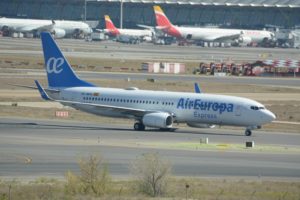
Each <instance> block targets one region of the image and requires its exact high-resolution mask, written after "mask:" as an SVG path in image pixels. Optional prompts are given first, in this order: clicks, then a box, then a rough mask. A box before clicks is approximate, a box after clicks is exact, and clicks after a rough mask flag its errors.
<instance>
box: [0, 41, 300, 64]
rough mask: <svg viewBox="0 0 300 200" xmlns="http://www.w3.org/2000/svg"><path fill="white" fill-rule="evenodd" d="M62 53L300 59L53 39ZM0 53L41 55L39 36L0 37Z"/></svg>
mask: <svg viewBox="0 0 300 200" xmlns="http://www.w3.org/2000/svg"><path fill="white" fill-rule="evenodd" d="M56 41H57V43H58V45H59V46H60V48H61V49H62V51H63V52H64V54H65V55H66V56H71V57H80V58H106V59H129V60H130V59H134V60H145V61H147V59H151V60H160V59H168V60H174V61H177V62H183V61H190V62H191V61H193V62H200V61H202V62H203V61H211V60H215V61H218V62H223V61H231V60H232V61H233V62H244V61H248V62H251V61H257V60H265V59H298V60H299V59H300V53H299V50H298V49H279V48H249V47H231V48H202V47H199V46H177V45H153V44H149V43H141V44H138V45H128V44H121V43H117V42H113V41H102V42H85V41H84V40H73V39H58V40H56ZM0 46H1V49H0V54H3V55H28V56H42V48H41V41H40V39H28V38H21V39H20V38H7V37H0Z"/></svg>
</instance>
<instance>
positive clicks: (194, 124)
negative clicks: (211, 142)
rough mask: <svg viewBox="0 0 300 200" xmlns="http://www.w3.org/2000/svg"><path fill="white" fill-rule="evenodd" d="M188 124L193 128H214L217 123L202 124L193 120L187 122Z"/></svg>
mask: <svg viewBox="0 0 300 200" xmlns="http://www.w3.org/2000/svg"><path fill="white" fill-rule="evenodd" d="M187 125H188V126H189V127H193V128H214V127H215V125H211V124H201V123H193V122H189V123H187Z"/></svg>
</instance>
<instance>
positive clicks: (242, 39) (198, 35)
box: [154, 6, 274, 44]
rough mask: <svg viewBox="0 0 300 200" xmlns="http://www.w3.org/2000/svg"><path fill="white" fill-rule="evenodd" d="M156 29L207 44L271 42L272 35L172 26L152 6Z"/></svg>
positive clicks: (159, 11)
mask: <svg viewBox="0 0 300 200" xmlns="http://www.w3.org/2000/svg"><path fill="white" fill-rule="evenodd" d="M154 12H155V18H156V23H157V26H158V27H157V29H160V30H162V31H163V32H165V33H167V34H168V35H171V36H174V37H176V38H178V39H181V40H199V41H207V42H225V41H226V42H228V41H231V42H233V41H234V42H238V43H243V44H249V43H251V42H255V43H260V42H263V41H264V40H272V39H273V38H274V34H273V33H272V32H269V31H264V30H241V29H222V28H200V27H179V26H174V25H173V24H172V23H171V22H170V21H169V19H168V18H167V16H166V15H165V13H164V12H163V11H162V9H161V8H160V6H154Z"/></svg>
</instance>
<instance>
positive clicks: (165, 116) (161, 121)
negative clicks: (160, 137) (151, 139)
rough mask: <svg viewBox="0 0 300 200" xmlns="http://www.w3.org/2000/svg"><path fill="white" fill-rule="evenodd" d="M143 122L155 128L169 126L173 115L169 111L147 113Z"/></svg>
mask: <svg viewBox="0 0 300 200" xmlns="http://www.w3.org/2000/svg"><path fill="white" fill-rule="evenodd" d="M143 124H144V125H145V126H149V127H155V128H171V127H172V124H173V117H172V116H171V115H170V114H169V113H163V112H159V113H149V114H146V115H144V117H143Z"/></svg>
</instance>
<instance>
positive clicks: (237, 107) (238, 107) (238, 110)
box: [234, 105, 242, 116]
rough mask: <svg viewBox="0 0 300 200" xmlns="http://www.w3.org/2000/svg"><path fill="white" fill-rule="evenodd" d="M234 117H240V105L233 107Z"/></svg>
mask: <svg viewBox="0 0 300 200" xmlns="http://www.w3.org/2000/svg"><path fill="white" fill-rule="evenodd" d="M234 112H235V116H241V115H242V106H240V105H237V106H236V107H235V111H234Z"/></svg>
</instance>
